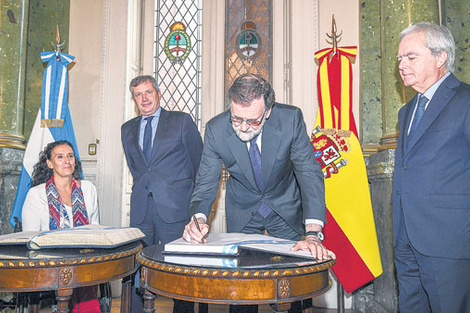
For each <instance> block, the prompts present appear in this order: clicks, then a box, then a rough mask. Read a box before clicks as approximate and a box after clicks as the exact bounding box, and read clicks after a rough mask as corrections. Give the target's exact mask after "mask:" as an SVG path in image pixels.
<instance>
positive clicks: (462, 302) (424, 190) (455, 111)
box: [392, 23, 470, 313]
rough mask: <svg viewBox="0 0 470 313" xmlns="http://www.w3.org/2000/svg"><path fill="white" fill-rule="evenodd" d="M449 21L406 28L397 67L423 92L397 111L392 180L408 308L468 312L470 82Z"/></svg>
mask: <svg viewBox="0 0 470 313" xmlns="http://www.w3.org/2000/svg"><path fill="white" fill-rule="evenodd" d="M454 46H455V44H454V39H453V37H452V34H451V33H450V31H449V30H448V29H447V28H446V27H445V26H438V25H435V24H432V23H417V24H414V25H412V26H410V27H408V28H407V29H405V30H404V31H402V32H401V34H400V45H399V48H398V55H397V58H398V64H399V65H398V70H399V73H400V76H401V78H402V79H403V82H404V84H405V86H411V87H412V88H413V89H414V90H416V91H417V92H418V94H417V95H416V96H415V97H414V98H413V99H412V100H411V101H409V102H408V103H407V104H406V105H405V106H404V107H403V108H402V109H400V112H399V113H398V127H399V131H400V132H399V137H398V146H397V151H396V159H395V174H394V175H395V177H394V183H393V195H392V199H393V233H394V252H395V266H396V269H397V277H398V286H399V309H400V312H402V313H414V312H433V313H447V312H454V313H457V312H458V313H463V312H470V296H469V295H470V86H469V85H467V84H465V83H462V82H460V81H459V80H458V79H457V78H456V77H455V76H454V75H453V74H452V71H453V66H454V57H455V48H454Z"/></svg>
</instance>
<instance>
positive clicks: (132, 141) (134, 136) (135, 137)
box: [128, 116, 145, 162]
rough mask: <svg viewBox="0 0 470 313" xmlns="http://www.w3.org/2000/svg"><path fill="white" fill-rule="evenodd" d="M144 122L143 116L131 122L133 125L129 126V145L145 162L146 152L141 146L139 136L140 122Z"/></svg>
mask: <svg viewBox="0 0 470 313" xmlns="http://www.w3.org/2000/svg"><path fill="white" fill-rule="evenodd" d="M141 120H142V116H139V117H136V118H134V119H133V120H131V125H129V126H130V127H129V140H128V145H129V146H130V147H132V148H133V149H134V150H135V151H137V153H138V154H139V155H140V157H141V158H142V160H143V162H145V157H144V152H143V151H142V148H141V147H140V145H139V134H140V122H141Z"/></svg>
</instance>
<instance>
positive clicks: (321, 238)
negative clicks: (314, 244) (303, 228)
mask: <svg viewBox="0 0 470 313" xmlns="http://www.w3.org/2000/svg"><path fill="white" fill-rule="evenodd" d="M307 236H316V237H317V238H318V239H320V241H323V239H325V236H324V235H323V233H322V232H321V231H308V232H306V233H305V237H307Z"/></svg>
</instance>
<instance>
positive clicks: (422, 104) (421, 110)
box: [408, 94, 428, 137]
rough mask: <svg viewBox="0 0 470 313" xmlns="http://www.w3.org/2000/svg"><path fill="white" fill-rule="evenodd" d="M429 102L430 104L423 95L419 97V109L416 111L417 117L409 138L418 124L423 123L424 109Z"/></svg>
mask: <svg viewBox="0 0 470 313" xmlns="http://www.w3.org/2000/svg"><path fill="white" fill-rule="evenodd" d="M427 102H428V98H426V97H425V96H424V95H423V94H419V95H418V108H417V109H416V112H415V117H414V119H413V122H412V124H411V128H410V132H409V134H408V136H410V137H411V135H412V134H413V132H414V131H415V130H416V128H417V127H418V124H419V122H420V121H421V118H422V117H423V114H424V107H425V106H426V103H427Z"/></svg>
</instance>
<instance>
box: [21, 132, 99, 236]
mask: <svg viewBox="0 0 470 313" xmlns="http://www.w3.org/2000/svg"><path fill="white" fill-rule="evenodd" d="M80 173H81V163H80V161H79V160H78V159H77V158H76V157H75V153H74V151H73V147H72V144H71V143H70V142H68V141H55V142H52V143H50V144H48V145H47V146H46V147H45V148H44V151H42V152H41V153H40V154H39V162H38V163H37V164H36V165H35V166H34V170H33V175H32V178H31V189H30V190H29V192H28V195H27V196H26V200H25V202H24V205H23V212H22V223H23V231H30V230H31V231H38V230H39V231H43V230H44V231H45V230H52V229H60V228H70V227H76V226H81V225H87V224H99V214H98V200H97V195H96V188H95V186H94V185H93V183H92V182H90V181H87V180H80Z"/></svg>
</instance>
